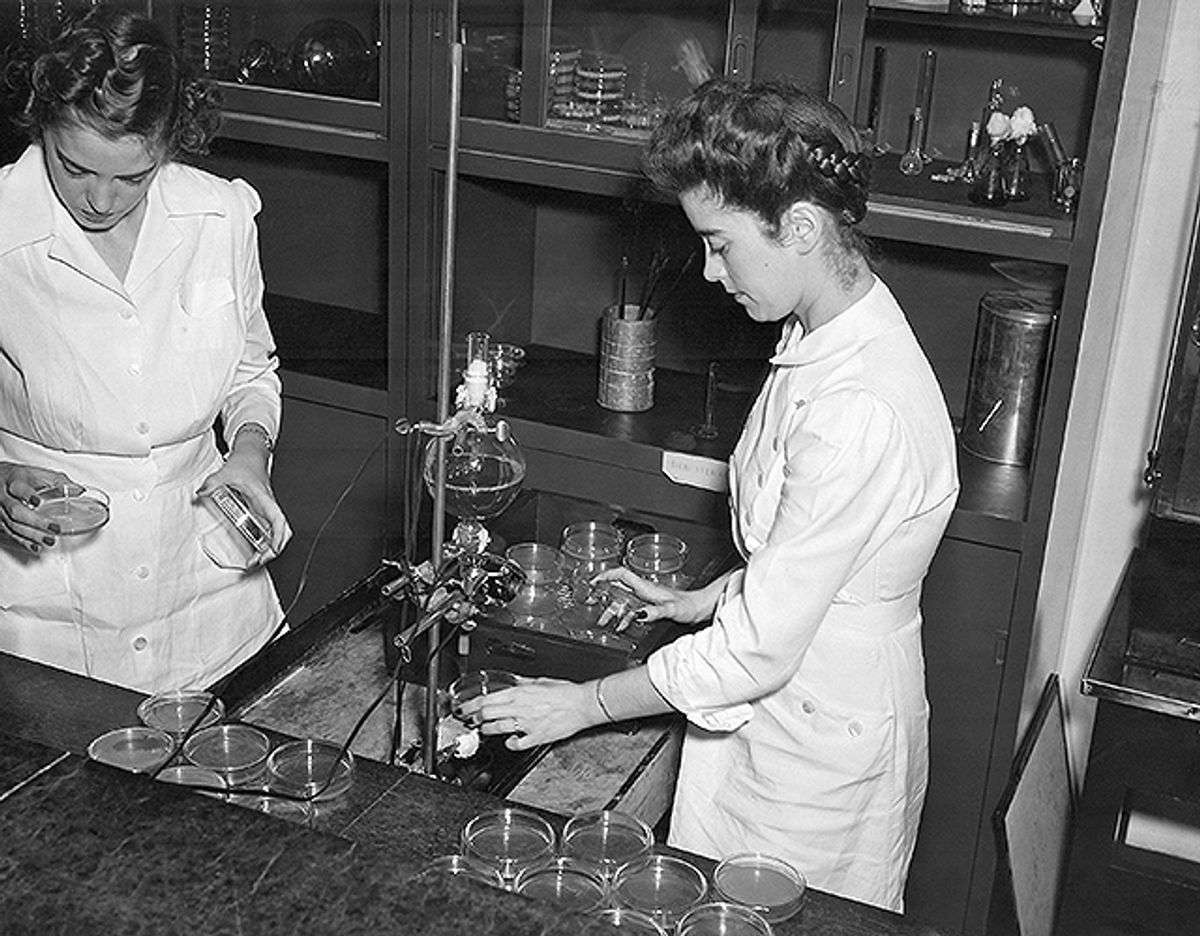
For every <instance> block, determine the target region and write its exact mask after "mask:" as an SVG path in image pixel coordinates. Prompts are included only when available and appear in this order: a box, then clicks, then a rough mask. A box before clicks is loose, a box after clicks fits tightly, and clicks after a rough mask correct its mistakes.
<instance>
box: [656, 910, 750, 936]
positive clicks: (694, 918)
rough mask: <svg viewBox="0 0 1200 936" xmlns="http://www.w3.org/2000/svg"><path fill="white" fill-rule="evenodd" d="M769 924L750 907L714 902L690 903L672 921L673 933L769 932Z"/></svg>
mask: <svg viewBox="0 0 1200 936" xmlns="http://www.w3.org/2000/svg"><path fill="white" fill-rule="evenodd" d="M772 933H773V930H772V929H771V924H770V923H768V922H767V921H766V920H764V919H763V918H762V917H761V916H760V915H759V914H757V913H755V912H754V911H753V910H751V909H750V908H749V907H743V906H741V905H740V904H732V903H724V902H713V903H702V904H700V905H699V906H696V907H693V908H692V909H691V910H689V911H688V912H687V913H685V914H684V915H683V916H682V917H680V918H679V922H678V923H677V924H676V925H675V936H772Z"/></svg>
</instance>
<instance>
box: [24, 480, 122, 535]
mask: <svg viewBox="0 0 1200 936" xmlns="http://www.w3.org/2000/svg"><path fill="white" fill-rule="evenodd" d="M34 493H35V494H37V496H38V498H39V503H38V505H37V507H35V508H33V509H34V512H35V513H37V515H38V516H39V517H43V518H44V519H46V520H50V521H53V522H54V523H57V524H58V528H59V533H60V535H62V536H78V535H80V534H83V533H91V532H92V531H93V530H98V529H100V527H102V526H104V524H106V523H108V517H109V511H108V495H107V494H105V493H104V492H103V491H101V490H99V489H98V488H88V487H84V486H83V485H82V484H76V483H75V482H74V481H69V482H66V483H65V484H53V485H49V486H48V487H42V488H38V489H37V491H35V492H34Z"/></svg>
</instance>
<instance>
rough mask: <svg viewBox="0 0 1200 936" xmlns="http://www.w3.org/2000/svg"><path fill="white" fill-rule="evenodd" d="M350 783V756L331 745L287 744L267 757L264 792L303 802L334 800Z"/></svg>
mask: <svg viewBox="0 0 1200 936" xmlns="http://www.w3.org/2000/svg"><path fill="white" fill-rule="evenodd" d="M353 783H354V755H353V754H351V753H350V752H349V751H343V750H342V747H341V745H339V744H334V743H333V742H331V741H320V740H316V739H313V738H303V739H301V740H298V741H288V742H286V743H284V744H281V745H279V747H277V748H275V750H273V751H272V752H271V753H270V755H269V756H268V757H267V788H268V789H269V790H271V791H272V792H273V793H282V794H284V795H285V796H288V797H292V798H294V799H298V800H304V801H306V802H313V803H323V802H328V801H330V800H333V799H337V798H338V797H339V796H341V795H342V794H343V793H345V792H346V791H347V790H349V789H350V787H351V785H352V784H353Z"/></svg>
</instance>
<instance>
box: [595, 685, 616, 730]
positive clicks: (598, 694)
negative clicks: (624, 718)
mask: <svg viewBox="0 0 1200 936" xmlns="http://www.w3.org/2000/svg"><path fill="white" fill-rule="evenodd" d="M605 678H606V677H603V676H602V677H600V678H599V679H597V680H596V703H597V704H598V705H599V706H600V711H602V712H603V713H604V717H605V718H607V719H608V720H609V721H610V722H611V721H616V719H615V718H613V714H612V712H610V711H609V710H608V706H607V705H606V704H605V702H604V694H603V692H601V686H603V685H604V680H605Z"/></svg>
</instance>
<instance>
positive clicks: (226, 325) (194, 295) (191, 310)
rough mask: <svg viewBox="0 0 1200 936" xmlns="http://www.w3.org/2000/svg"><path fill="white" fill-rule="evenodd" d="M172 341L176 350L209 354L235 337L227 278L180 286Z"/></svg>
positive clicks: (234, 306)
mask: <svg viewBox="0 0 1200 936" xmlns="http://www.w3.org/2000/svg"><path fill="white" fill-rule="evenodd" d="M178 299H179V308H180V311H181V312H182V314H181V315H178V316H177V317H176V322H175V325H174V328H173V331H172V340H173V343H174V346H175V350H177V351H212V350H215V349H217V348H220V347H221V346H222V345H223V344H224V343H226V342H229V341H232V340H233V339H234V338H235V337H236V331H237V330H236V328H235V322H236V315H235V313H236V309H237V294H236V293H235V292H234V289H233V283H231V282H230V281H229V279H228V278H225V277H218V278H210V279H202V280H190V281H187V282H184V283H181V284H180V287H179V296H178Z"/></svg>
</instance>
